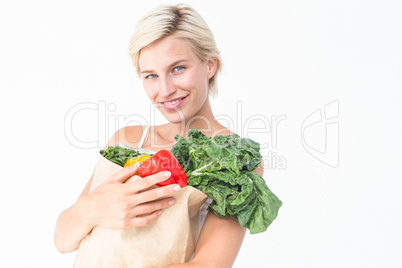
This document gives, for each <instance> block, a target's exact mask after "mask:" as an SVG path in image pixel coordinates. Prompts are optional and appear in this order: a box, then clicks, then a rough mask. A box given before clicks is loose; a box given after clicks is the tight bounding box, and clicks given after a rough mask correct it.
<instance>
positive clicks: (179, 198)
mask: <svg viewBox="0 0 402 268" xmlns="http://www.w3.org/2000/svg"><path fill="white" fill-rule="evenodd" d="M175 139H176V141H177V142H176V144H175V145H174V146H173V148H172V150H171V154H170V153H169V152H168V151H164V150H162V151H159V152H158V153H157V154H155V155H154V156H152V157H149V158H148V157H144V156H143V157H142V158H143V159H142V160H145V161H144V163H142V164H141V166H140V169H139V171H138V173H139V174H140V175H141V176H142V177H145V176H147V175H150V174H153V173H156V172H159V171H162V170H170V171H172V170H173V166H174V167H177V166H179V167H180V168H179V169H178V170H173V172H172V177H171V178H170V179H172V180H174V179H176V181H175V183H179V184H181V186H183V185H185V183H184V182H183V178H184V177H186V183H187V186H185V187H184V188H183V189H182V190H180V191H179V192H177V193H176V194H175V195H174V198H175V199H176V202H175V205H174V206H172V207H169V208H167V209H165V210H164V213H162V214H161V216H160V217H159V218H158V219H157V220H155V221H154V222H152V223H151V224H150V225H148V226H145V227H136V228H129V229H107V228H100V227H95V228H94V229H93V230H92V232H91V233H90V234H89V235H88V236H87V237H86V238H85V239H83V241H82V242H81V245H80V248H79V251H78V254H77V258H76V263H75V267H164V266H167V265H169V264H172V263H182V262H186V261H188V260H190V258H191V256H192V253H193V251H194V249H195V245H196V241H197V238H198V234H199V228H200V208H201V206H202V205H203V203H204V201H205V200H206V199H207V196H208V197H210V198H211V199H212V200H213V201H212V203H211V204H210V205H209V207H208V209H209V210H211V211H213V212H214V213H215V214H216V215H218V216H220V217H226V216H227V215H230V216H231V217H233V218H234V219H236V220H237V221H238V222H239V223H240V225H241V226H243V227H246V228H248V229H249V230H250V233H251V234H255V233H260V232H264V231H266V229H267V228H268V226H269V225H270V224H271V223H272V222H273V220H275V218H276V217H277V215H278V210H279V208H280V207H281V205H282V202H281V201H280V200H279V199H278V197H277V196H276V195H275V194H274V193H272V192H271V190H270V189H269V188H268V187H267V185H266V184H265V181H264V179H263V178H262V177H261V176H259V175H258V174H256V173H254V172H252V171H253V170H255V169H256V168H257V167H258V165H259V164H260V161H261V154H260V152H259V151H260V145H259V144H258V143H256V142H254V141H253V140H251V139H247V138H240V137H239V136H238V135H237V134H232V135H227V136H215V137H213V138H209V137H207V136H205V135H204V134H202V132H200V131H198V130H196V129H191V130H190V131H189V133H188V135H187V139H185V138H183V137H181V136H180V135H176V137H175ZM161 154H163V159H168V161H167V163H172V161H173V162H174V161H178V163H179V164H178V163H175V164H174V165H173V164H171V165H170V166H169V164H168V165H166V161H165V162H164V163H165V167H163V161H158V157H159V158H161V157H162V155H161ZM132 157H136V158H135V159H134V160H131V161H141V160H139V158H141V156H140V154H139V153H138V152H136V151H133V150H128V149H124V148H121V147H109V148H108V149H107V150H106V151H101V156H100V157H99V161H98V164H97V166H96V170H95V174H94V179H93V180H94V182H93V184H92V187H91V191H92V190H93V189H94V188H95V187H97V186H98V185H99V184H100V183H101V182H103V181H104V180H105V179H106V178H107V177H109V176H110V175H111V174H113V173H115V172H117V171H118V170H120V169H121V168H122V167H121V166H123V165H124V164H125V163H126V162H127V160H129V159H130V158H132ZM172 157H173V158H174V159H173V158H172ZM169 159H170V160H169ZM129 161H130V160H129ZM158 163H159V164H158ZM174 175H175V176H174ZM133 179H140V177H138V176H134V178H133ZM183 183H184V184H183ZM166 229H168V230H169V232H166V231H165V230H166ZM156 253H157V254H156ZM155 256H158V257H155Z"/></svg>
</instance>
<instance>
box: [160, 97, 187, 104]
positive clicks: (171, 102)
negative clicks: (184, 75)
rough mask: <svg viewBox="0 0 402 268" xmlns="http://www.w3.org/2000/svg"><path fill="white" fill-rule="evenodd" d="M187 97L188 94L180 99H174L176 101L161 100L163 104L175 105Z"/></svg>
mask: <svg viewBox="0 0 402 268" xmlns="http://www.w3.org/2000/svg"><path fill="white" fill-rule="evenodd" d="M186 97H187V96H185V97H183V98H180V99H176V100H174V101H165V102H161V104H163V105H173V104H176V103H178V102H179V101H181V100H184V99H185V98H186Z"/></svg>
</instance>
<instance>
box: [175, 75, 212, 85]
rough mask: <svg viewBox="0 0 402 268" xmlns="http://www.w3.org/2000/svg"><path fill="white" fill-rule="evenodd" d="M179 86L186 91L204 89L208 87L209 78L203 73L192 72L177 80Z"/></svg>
mask: <svg viewBox="0 0 402 268" xmlns="http://www.w3.org/2000/svg"><path fill="white" fill-rule="evenodd" d="M177 86H179V87H181V88H186V89H191V88H197V89H203V88H205V87H207V86H208V78H207V77H206V76H205V74H203V73H202V72H196V71H191V72H188V73H187V74H186V75H184V76H182V77H180V78H179V79H177Z"/></svg>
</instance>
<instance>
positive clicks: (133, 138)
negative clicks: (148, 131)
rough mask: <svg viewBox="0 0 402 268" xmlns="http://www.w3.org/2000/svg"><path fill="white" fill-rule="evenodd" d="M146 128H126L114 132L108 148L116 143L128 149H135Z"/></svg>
mask: <svg viewBox="0 0 402 268" xmlns="http://www.w3.org/2000/svg"><path fill="white" fill-rule="evenodd" d="M145 128H146V126H127V127H123V128H121V129H119V130H117V131H116V133H115V134H114V135H113V136H112V138H111V139H110V140H109V142H108V144H107V146H106V147H108V146H114V145H116V144H118V143H123V144H126V145H128V146H130V147H134V148H135V147H137V145H138V144H139V142H140V139H141V136H142V132H143V131H144V130H145Z"/></svg>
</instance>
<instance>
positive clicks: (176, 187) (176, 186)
mask: <svg viewBox="0 0 402 268" xmlns="http://www.w3.org/2000/svg"><path fill="white" fill-rule="evenodd" d="M180 189H181V187H180V186H179V185H175V186H173V191H175V192H177V191H178V190H180Z"/></svg>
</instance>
